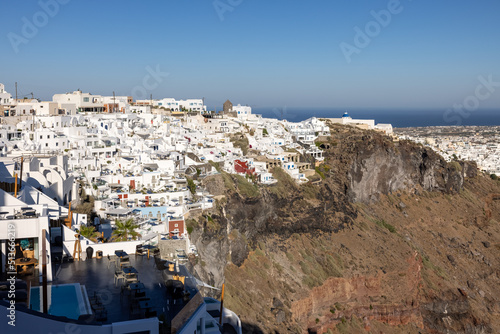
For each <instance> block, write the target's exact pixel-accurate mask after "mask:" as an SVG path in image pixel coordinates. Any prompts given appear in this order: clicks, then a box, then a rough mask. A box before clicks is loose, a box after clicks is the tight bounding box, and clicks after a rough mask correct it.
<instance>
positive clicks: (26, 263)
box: [15, 258, 38, 270]
mask: <svg viewBox="0 0 500 334" xmlns="http://www.w3.org/2000/svg"><path fill="white" fill-rule="evenodd" d="M23 259H28V261H21V260H23ZM37 263H38V260H37V259H33V258H20V259H16V260H15V264H16V267H17V266H23V267H24V266H26V267H28V266H35V265H36V264H37ZM23 270H24V269H23Z"/></svg>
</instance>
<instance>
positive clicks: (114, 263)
mask: <svg viewBox="0 0 500 334" xmlns="http://www.w3.org/2000/svg"><path fill="white" fill-rule="evenodd" d="M111 263H113V265H114V266H115V267H116V258H113V259H112V258H111V256H109V255H108V269H109V266H110V265H111Z"/></svg>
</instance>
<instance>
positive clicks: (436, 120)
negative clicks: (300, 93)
mask: <svg viewBox="0 0 500 334" xmlns="http://www.w3.org/2000/svg"><path fill="white" fill-rule="evenodd" d="M346 111H347V113H348V114H349V116H351V117H352V118H353V119H374V120H375V124H378V123H390V124H392V126H393V127H395V128H406V127H427V126H474V125H475V126H495V125H496V126H500V109H498V110H492V109H488V110H475V111H466V110H463V111H460V112H457V111H454V110H447V109H445V110H367V109H350V110H345V109H324V108H289V107H279V108H258V107H257V108H256V107H254V108H252V113H253V114H261V115H262V117H265V118H276V119H280V120H282V119H286V120H287V121H289V122H300V121H303V120H306V119H308V118H311V117H317V118H340V117H342V115H343V114H344V112H346Z"/></svg>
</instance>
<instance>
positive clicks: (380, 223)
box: [375, 219, 396, 233]
mask: <svg viewBox="0 0 500 334" xmlns="http://www.w3.org/2000/svg"><path fill="white" fill-rule="evenodd" d="M375 223H376V224H377V225H378V226H380V227H384V228H386V229H388V230H389V232H391V233H396V228H395V227H394V226H392V225H391V224H388V223H386V222H385V220H383V219H382V220H377V221H376V222H375Z"/></svg>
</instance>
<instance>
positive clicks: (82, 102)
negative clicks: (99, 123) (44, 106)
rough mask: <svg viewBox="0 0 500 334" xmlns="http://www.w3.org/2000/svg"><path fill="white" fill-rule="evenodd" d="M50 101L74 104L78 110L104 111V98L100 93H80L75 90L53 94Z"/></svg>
mask: <svg viewBox="0 0 500 334" xmlns="http://www.w3.org/2000/svg"><path fill="white" fill-rule="evenodd" d="M52 101H54V102H57V103H59V104H61V105H63V104H74V105H75V106H76V109H77V111H78V112H104V111H105V107H104V99H103V97H102V96H100V95H92V94H90V93H82V91H80V90H77V91H74V92H73V93H66V94H55V95H54V96H53V97H52Z"/></svg>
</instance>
